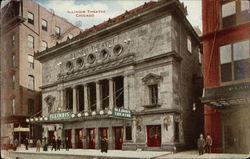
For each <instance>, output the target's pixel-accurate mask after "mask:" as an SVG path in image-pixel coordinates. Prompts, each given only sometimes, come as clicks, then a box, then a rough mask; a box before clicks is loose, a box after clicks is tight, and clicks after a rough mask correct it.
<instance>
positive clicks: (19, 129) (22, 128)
mask: <svg viewBox="0 0 250 159" xmlns="http://www.w3.org/2000/svg"><path fill="white" fill-rule="evenodd" d="M29 131H30V128H25V127H17V128H14V132H29Z"/></svg>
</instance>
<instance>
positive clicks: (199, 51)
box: [198, 49, 202, 64]
mask: <svg viewBox="0 0 250 159" xmlns="http://www.w3.org/2000/svg"><path fill="white" fill-rule="evenodd" d="M198 53H199V64H201V63H202V54H201V50H200V49H198Z"/></svg>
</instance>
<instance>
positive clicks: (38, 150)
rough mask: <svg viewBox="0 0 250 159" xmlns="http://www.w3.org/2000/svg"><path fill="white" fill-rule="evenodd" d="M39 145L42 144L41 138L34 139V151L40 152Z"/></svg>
mask: <svg viewBox="0 0 250 159" xmlns="http://www.w3.org/2000/svg"><path fill="white" fill-rule="evenodd" d="M41 146H42V143H41V140H40V139H38V140H37V141H36V152H40V148H41Z"/></svg>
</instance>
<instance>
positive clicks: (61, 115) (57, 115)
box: [49, 112, 72, 120]
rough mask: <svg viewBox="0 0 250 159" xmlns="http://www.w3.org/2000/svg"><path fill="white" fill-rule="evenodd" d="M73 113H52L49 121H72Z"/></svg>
mask: <svg viewBox="0 0 250 159" xmlns="http://www.w3.org/2000/svg"><path fill="white" fill-rule="evenodd" d="M71 114H72V113H71V112H54V113H50V115H49V120H62V119H70V118H71Z"/></svg>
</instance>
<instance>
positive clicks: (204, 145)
mask: <svg viewBox="0 0 250 159" xmlns="http://www.w3.org/2000/svg"><path fill="white" fill-rule="evenodd" d="M212 144H213V140H212V137H211V136H210V135H207V136H206V138H205V139H204V137H203V135H202V134H200V138H199V139H198V141H197V147H198V151H199V155H202V154H204V153H211V151H212Z"/></svg>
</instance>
